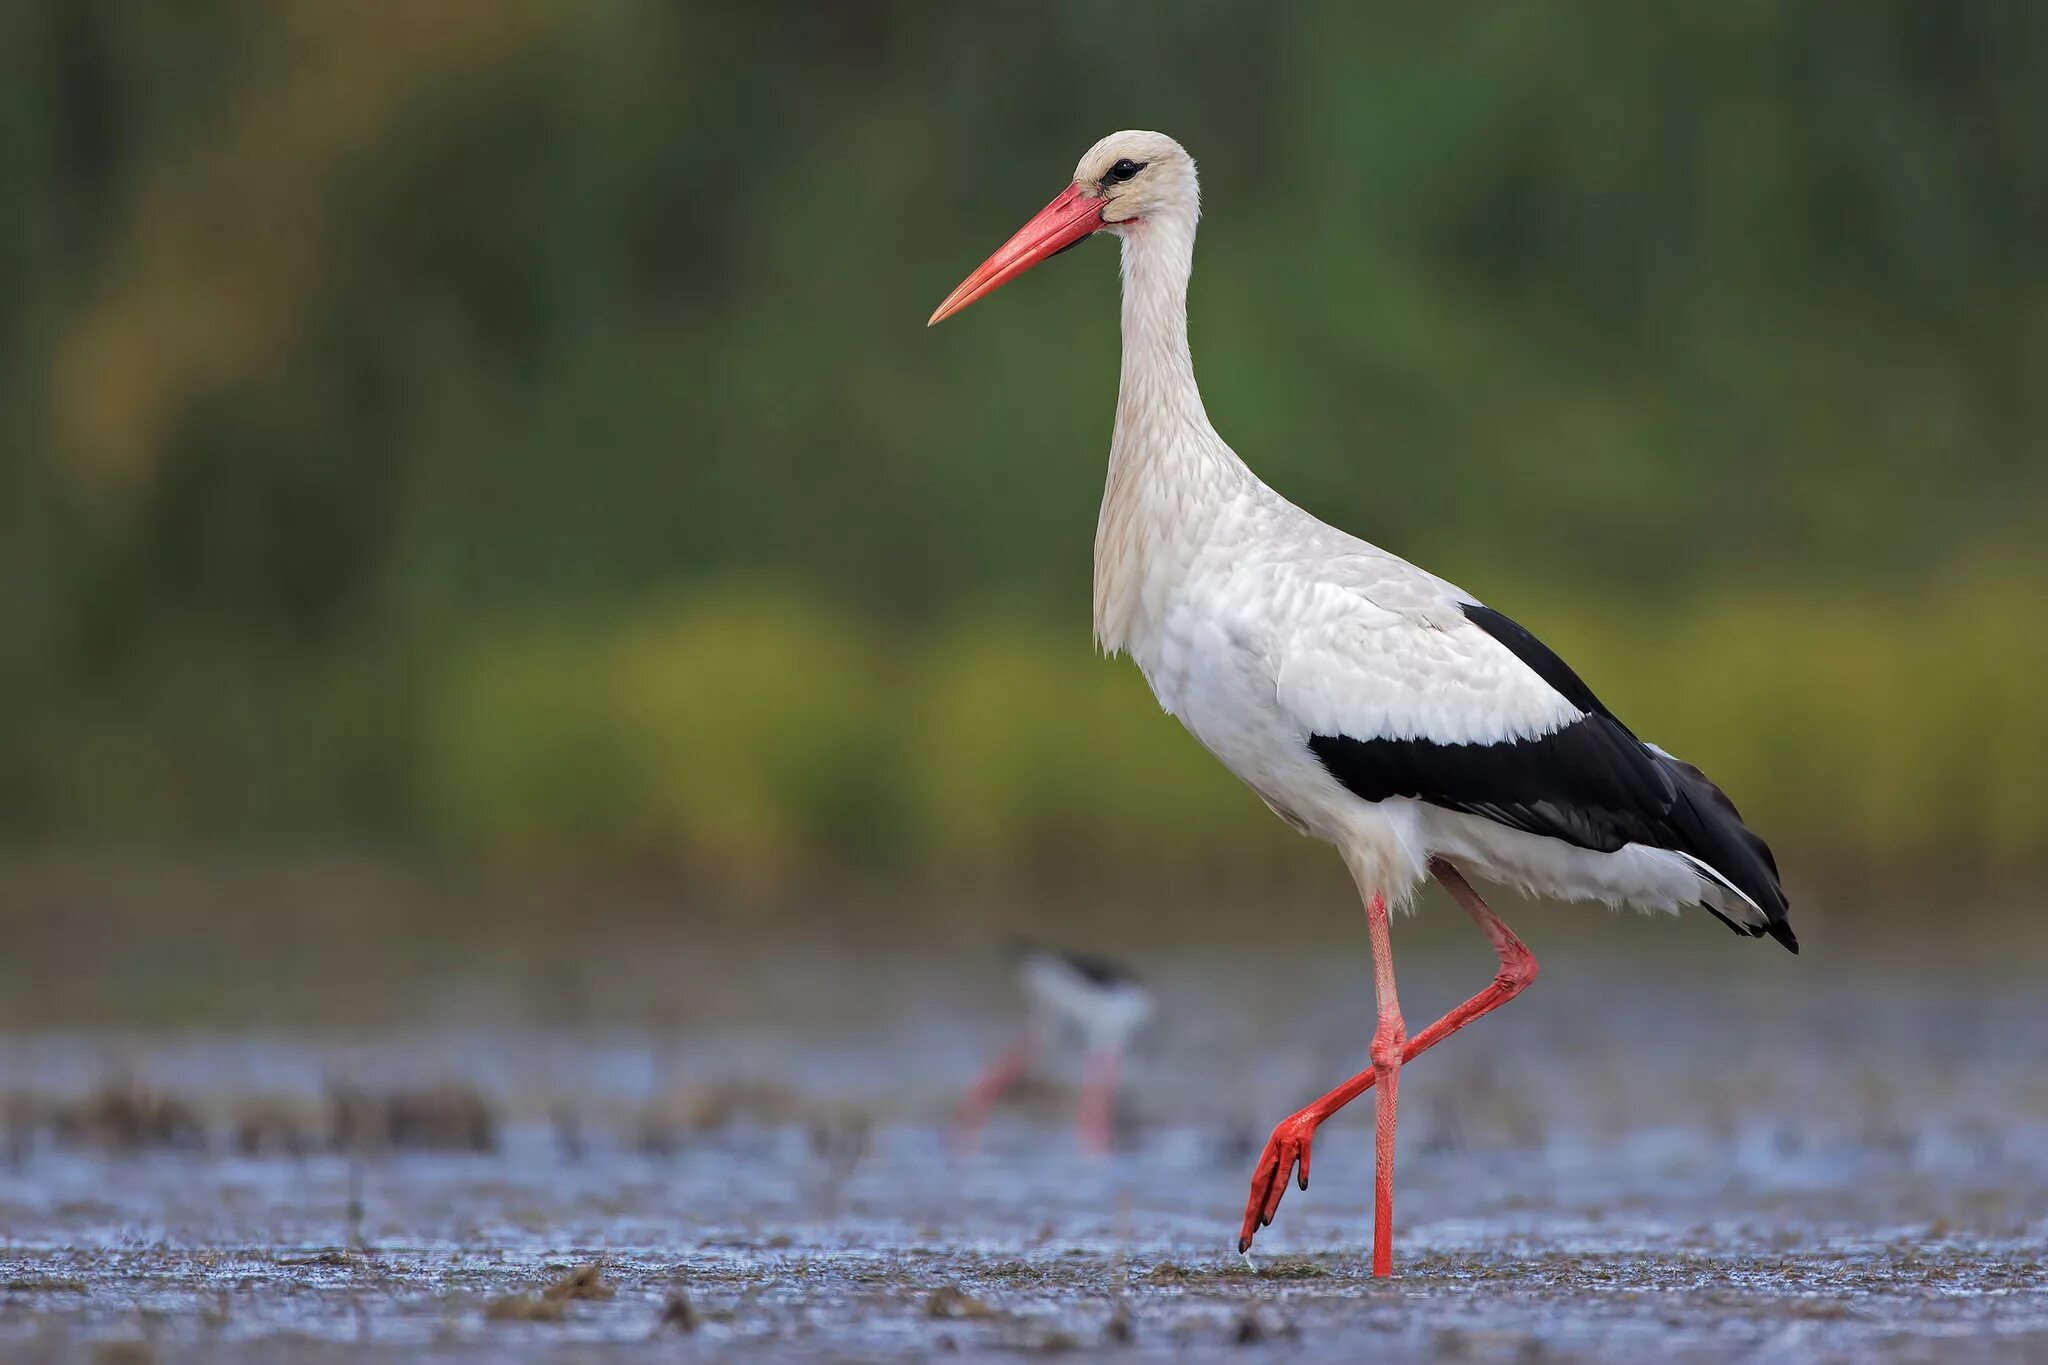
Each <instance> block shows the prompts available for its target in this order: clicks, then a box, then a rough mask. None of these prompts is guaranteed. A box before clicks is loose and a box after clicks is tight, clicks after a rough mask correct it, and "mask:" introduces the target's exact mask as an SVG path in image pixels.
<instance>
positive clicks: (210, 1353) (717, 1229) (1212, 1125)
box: [0, 945, 2048, 1362]
mask: <svg viewBox="0 0 2048 1365" xmlns="http://www.w3.org/2000/svg"><path fill="white" fill-rule="evenodd" d="M1465 946H1469V945H1465ZM1470 958H1471V954H1470V953H1468V952H1461V953H1453V954H1451V955H1450V956H1447V957H1445V958H1444V959H1442V960H1441V961H1439V960H1437V959H1435V958H1432V957H1430V956H1428V955H1426V954H1423V953H1416V954H1413V955H1411V963H1412V966H1411V968H1410V970H1409V971H1408V972H1407V973H1406V974H1405V975H1404V977H1403V983H1402V984H1403V998H1404V1002H1405V1003H1406V1004H1407V1005H1408V1008H1409V1010H1410V1012H1411V1017H1413V1016H1416V1015H1420V1014H1421V1013H1423V1012H1424V1011H1425V1010H1426V1009H1428V1008H1430V1007H1431V1006H1433V1005H1435V1004H1436V1003H1437V1002H1438V1001H1439V1000H1441V1001H1442V1002H1443V1003H1446V1004H1448V1003H1450V1002H1451V1001H1454V1000H1456V999H1457V998H1459V997H1460V996H1462V995H1463V994H1465V993H1467V992H1469V990H1470V989H1471V987H1472V986H1473V985H1474V984H1476V983H1474V982H1472V981H1471V980H1470V977H1471V976H1472V974H1473V970H1474V964H1473V963H1472V961H1471V960H1470ZM1745 961H1750V960H1749V959H1745ZM1795 965H1797V966H1798V971H1799V974H1797V975H1793V974H1792V969H1793V967H1794V966H1795ZM1148 966H1150V967H1151V973H1150V975H1151V979H1152V980H1153V982H1154V985H1155V988H1156V990H1157V993H1158V994H1159V996H1160V1011H1159V1019H1160V1026H1159V1027H1158V1028H1156V1029H1155V1030H1154V1031H1153V1032H1152V1033H1151V1034H1150V1035H1149V1036H1148V1037H1147V1038H1146V1039H1145V1040H1144V1041H1143V1042H1142V1044H1141V1046H1140V1048H1139V1049H1138V1052H1137V1055H1135V1056H1134V1057H1133V1058H1132V1059H1131V1064H1130V1067H1129V1080H1130V1085H1129V1087H1128V1090H1127V1092H1126V1093H1125V1095H1124V1097H1123V1119H1124V1122H1123V1128H1122V1138H1121V1141H1120V1146H1119V1150H1118V1152H1117V1154H1116V1155H1115V1156H1113V1157H1111V1158H1109V1159H1107V1160H1099V1161H1098V1160H1090V1159H1087V1158H1086V1157H1084V1156H1083V1155H1082V1154H1081V1153H1080V1152H1079V1151H1078V1150H1077V1146H1076V1142H1075V1139H1074V1137H1073V1135H1072V1133H1071V1131H1070V1129H1069V1126H1068V1125H1069V1120H1070V1117H1071V1106H1072V1099H1073V1096H1072V1089H1071V1083H1072V1081H1073V1079H1074V1077H1075V1075H1076V1074H1077V1073H1078V1069H1079V1068H1078V1059H1077V1058H1074V1057H1072V1056H1064V1057H1061V1056H1055V1057H1054V1058H1052V1059H1051V1060H1050V1061H1049V1062H1048V1064H1047V1067H1046V1072H1045V1075H1044V1076H1042V1077H1041V1078H1040V1081H1039V1083H1038V1084H1037V1085H1036V1086H1035V1087H1033V1088H1031V1089H1028V1090H1027V1091H1025V1092H1024V1093H1022V1094H1021V1095H1019V1096H1018V1097H1017V1099H1016V1102H1015V1103H1014V1104H1012V1105H1010V1106H1009V1107H1008V1108H1007V1109H1006V1110H1005V1111H1004V1112H1003V1113H1002V1114H1001V1115H1000V1116H999V1117H998V1119H997V1121H996V1122H995V1124H994V1125H992V1127H991V1128H990V1129H989V1131H988V1132H987V1133H986V1134H985V1136H984V1140H983V1142H982V1144H981V1147H980V1149H979V1150H978V1151H976V1152H973V1153H969V1154H961V1153H957V1152H955V1151H953V1150H952V1148H951V1146H950V1145H949V1142H948V1137H947V1131H946V1120H947V1117H948V1114H949V1112H950V1109H951V1106H952V1103H953V1101H954V1099H955V1098H956V1097H957V1095H958V1093H959V1090H960V1087H961V1086H962V1085H963V1084H964V1083H965V1082H966V1080H967V1078H968V1077H970V1076H971V1075H972V1074H973V1072H974V1070H975V1068H976V1067H977V1066H978V1065H979V1064H980V1063H981V1061H982V1060H983V1059H985V1058H986V1056H987V1055H988V1054H989V1052H990V1051H991V1050H993V1049H994V1048H996V1047H998V1046H1000V1044H1001V1043H1002V1042H1003V1040H1004V1039H1005V1038H1006V1037H1007V1036H1009V1032H1010V1030H1011V1029H1012V1028H1013V1026H1014V1022H1015V1021H1014V1017H1013V1009H1012V1006H1011V1003H1010V994H1009V992H1008V991H1007V989H1006V987H1005V983H1004V982H1003V980H1002V978H1001V976H1000V975H999V974H997V973H995V972H992V971H991V972H982V973H981V974H979V975H977V973H976V971H975V970H959V969H957V967H956V966H955V965H954V964H951V963H933V962H919V961H915V960H912V959H891V960H890V961H886V962H868V963H860V964H849V963H848V962H847V961H846V960H844V959H843V958H840V957H835V958H834V959H833V960H832V961H831V962H830V963H829V964H828V967H829V970H828V969H827V968H820V967H818V966H817V965H816V964H813V965H812V968H811V969H808V970H807V969H805V968H804V967H803V966H802V964H795V965H791V964H787V963H785V964H782V965H780V966H778V967H777V968H776V969H775V970H773V971H765V972H753V973H738V972H732V971H727V972H726V973H725V976H726V977H727V978H729V979H728V980H725V981H724V983H723V989H724V992H725V993H724V994H723V995H721V994H719V990H720V987H721V982H720V981H719V980H716V979H713V978H712V977H711V976H710V975H709V974H707V976H706V977H705V979H704V980H703V981H701V982H698V983H693V984H694V985H695V986H697V987H699V988H700V989H697V990H695V991H694V992H684V993H682V994H686V995H688V998H689V999H691V1000H694V1001H695V1002H696V1004H697V1007H698V1008H699V1009H700V1010H701V1011H702V1014H701V1017H693V1016H689V1015H679V1016H678V1017H676V1018H675V1019H674V1020H672V1021H670V1023H669V1024H666V1025H664V1026H663V1027H661V1028H650V1027H645V1026H639V1025H634V1026H622V1025H619V1024H617V1023H612V1022H607V1023H603V1024H599V1025H594V1026H590V1027H583V1028H575V1029H569V1028H561V1027H555V1026H550V1027H545V1028H542V1027H533V1026H526V1025H515V1024H494V1025H492V1026H490V1027H478V1026H473V1025H464V1026H460V1027H452V1026H437V1027H424V1026H421V1025H418V1024H416V1023H415V1024H407V1025H405V1026H393V1027H391V1028H389V1029H386V1030H384V1031H382V1032H363V1031H355V1032H352V1033H351V1034H349V1035H348V1036H346V1037H335V1036H329V1035H323V1034H319V1033H298V1034H258V1033H250V1032H246V1031H241V1032H233V1033H225V1034H223V1033H203V1032H187V1033H181V1034H166V1033H163V1032H160V1031H159V1032H152V1033H148V1034H133V1035H120V1034H111V1033H83V1032H77V1031H72V1032H22V1033H17V1034H15V1035H13V1036H11V1037H9V1038H7V1039H5V1040H4V1045H0V1101H4V1103H0V1109H4V1112H5V1116H6V1122H5V1124H4V1126H0V1136H4V1138H5V1147H4V1152H0V1359H4V1360H9V1361H13V1360H23V1361H39V1360H51V1361H70V1360H81V1361H99V1362H116V1361H121V1362H135V1361H177V1360H198V1361H239V1360H250V1361H255V1360H307V1361H321V1360H344V1359H385V1360H407V1361H410V1360H448V1361H496V1360H510V1359H534V1360H562V1361H575V1360H593V1361H596V1360H606V1361H609V1360H643V1359H644V1360H678V1359H685V1360H687V1359H717V1358H738V1359H760V1360H776V1359H785V1358H793V1357H794V1358H808V1359H819V1360H894V1359H904V1358H934V1359H937V1358H949V1357H953V1356H956V1355H968V1356H974V1355H977V1354H978V1355H983V1356H990V1357H999V1358H1018V1357H1026V1356H1029V1357H1037V1356H1042V1355H1057V1354H1082V1355H1089V1356H1095V1355H1105V1356H1114V1357H1116V1358H1120V1359H1131V1360H1167V1359H1172V1360H1209V1359H1227V1360H1247V1359H1249V1360H1257V1359H1272V1360H1283V1359H1296V1358H1301V1357H1303V1356H1306V1355H1308V1354H1310V1353H1316V1354H1319V1355H1322V1356H1324V1357H1326V1358H1330V1359H1340V1360H1342V1359H1375V1360H1474V1361H1493V1360H1500V1361H1517V1362H1526V1361H1545V1360H1593V1361H1641V1360H1645V1359H1659V1360H1670V1361H1693V1360H1700V1361H1705V1360H1723V1359H1741V1360H1784V1361H1808V1360H1842V1361H1859V1362H1860V1361H1948V1360H1966V1361H1967V1360H1984V1361H2023V1360H2040V1359H2048V1066H2044V1063H2043V1060H2042V1059H2043V1057H2044V1056H2048V1000H2044V999H2043V998H2042V993H2041V992H2039V991H2038V989H2037V987H2036V986H2035V984H2034V983H2033V982H2032V981H2031V980H2028V979H2027V978H2026V975H2025V973H2024V972H2015V973H2013V974H2011V975H2010V976H1998V975H1996V974H1990V975H1986V974H1982V973H1975V972H1972V973H1960V974H1959V973H1949V974H1947V975H1942V974H1940V973H1935V972H1932V971H1929V970H1925V969H1924V967H1922V966H1916V967H1915V968H1914V969H1913V970H1911V971H1907V972H1902V973H1900V974H1898V975H1896V976H1891V977H1887V976H1885V975H1883V974H1881V973H1877V972H1873V971H1871V970H1869V969H1867V968H1865V967H1860V966H1859V967H1858V968H1856V969H1854V970H1851V969H1849V968H1848V967H1836V968H1827V967H1818V968H1816V967H1814V966H1812V965H1810V964H1791V963H1790V962H1789V960H1788V963H1787V964H1786V965H1785V966H1782V967H1781V966H1780V965H1779V964H1778V963H1776V961H1775V959H1766V960H1765V961H1764V962H1763V964H1762V965H1761V967H1759V968H1758V969H1757V970H1756V971H1755V972H1753V973H1752V974H1750V975H1748V976H1741V975H1735V974H1733V973H1730V972H1727V971H1725V970H1724V967H1723V965H1722V964H1721V963H1719V962H1717V961H1707V962H1705V964H1704V965H1702V966H1699V967H1698V968H1697V969H1691V970H1688V969H1686V968H1685V967H1684V966H1683V965H1682V964H1679V965H1670V964H1665V965H1663V966H1660V967H1658V968H1657V969H1654V970H1652V969H1648V968H1646V967H1645V966H1644V965H1643V964H1641V963H1635V962H1629V963H1619V964H1617V963H1614V962H1600V961H1596V960H1592V959H1580V958H1574V957H1571V956H1569V955H1562V954H1561V955H1559V957H1558V958H1557V959H1555V960H1554V961H1553V962H1551V963H1546V976H1545V978H1544V981H1543V982H1542V983H1541V984H1540V985H1539V987H1538V988H1537V989H1536V990H1535V991H1532V992H1531V993H1530V995H1529V996H1528V997H1527V998H1526V1000H1525V1001H1517V1002H1516V1005H1515V1007H1514V1009H1513V1010H1512V1011H1509V1012H1503V1013H1502V1014H1501V1015H1500V1016H1498V1017H1497V1018H1496V1019H1489V1020H1487V1021H1485V1023H1484V1024H1483V1025H1481V1026H1479V1027H1475V1028H1474V1029H1473V1030H1471V1031H1469V1032H1468V1033H1467V1034H1463V1035H1460V1036H1459V1037H1458V1038H1456V1039H1453V1040H1451V1041H1450V1042H1448V1043H1446V1044H1445V1045H1444V1046H1443V1047H1442V1048H1440V1049H1438V1050H1436V1051H1434V1052H1432V1053H1431V1054H1429V1055H1428V1056H1427V1057H1425V1058H1422V1059H1418V1061H1417V1062H1416V1063H1414V1064H1413V1067H1412V1070H1411V1072H1410V1073H1409V1074H1408V1075H1407V1076H1405V1077H1404V1083H1403V1087H1402V1092H1403V1104H1402V1129H1401V1134H1402V1136H1401V1162H1402V1165H1401V1172H1400V1200H1399V1203H1398V1205H1397V1209H1396V1214H1397V1223H1398V1227H1399V1234H1400V1240H1399V1244H1398V1263H1399V1267H1400V1271H1401V1274H1400V1277H1399V1279H1398V1280H1397V1281H1396V1282H1394V1283H1391V1284H1388V1283H1381V1282H1375V1281H1373V1280H1371V1279H1370V1278H1368V1277H1367V1276H1366V1275H1365V1274H1364V1273H1363V1272H1364V1266H1365V1262H1366V1254H1367V1250H1368V1248H1367V1246H1366V1241H1365V1239H1366V1237H1367V1234H1368V1228H1369V1218H1368V1209H1367V1200H1368V1197H1369V1188H1370V1180H1371V1151H1370V1138H1369V1128H1370V1123H1371V1105H1370V1101H1369V1100H1368V1101H1362V1102H1361V1103H1360V1104H1359V1105H1358V1106H1356V1107H1354V1108H1353V1109H1352V1110H1350V1111H1347V1112H1346V1113H1345V1114H1344V1115H1343V1116H1341V1117H1340V1118H1339V1119H1337V1120H1335V1121H1334V1122H1333V1123H1332V1124H1331V1125H1330V1126H1329V1127H1327V1128H1326V1129H1325V1130H1324V1131H1323V1134H1322V1135H1321V1136H1319V1138H1318V1139H1317V1144H1316V1149H1315V1165H1314V1179H1313V1182H1312V1184H1311V1186H1310V1188H1309V1189H1308V1190H1307V1191H1306V1192H1304V1191H1301V1190H1297V1189H1292V1188H1290V1190H1289V1191H1288V1194H1287V1196H1286V1200H1285V1202H1284V1203H1283V1204H1282V1206H1281V1209H1280V1214H1279V1218H1278V1220H1277V1222H1276V1223H1275V1224H1274V1226H1273V1227H1271V1228H1269V1229H1266V1230H1264V1231H1263V1232H1262V1233H1261V1235H1260V1238H1259V1243H1258V1246H1257V1247H1256V1248H1255V1249H1254V1253H1253V1257H1254V1261H1255V1263H1256V1269H1255V1270H1254V1269H1252V1268H1250V1267H1247V1266H1246V1265H1245V1263H1244V1262H1243V1261H1242V1260H1240V1259H1239V1258H1238V1257H1237V1256H1236V1254H1235V1251H1234V1247H1233V1243H1234V1241H1235V1237H1236V1232H1237V1227H1238V1222H1239V1219H1240V1217H1241V1214H1242V1210H1243V1200H1244V1196H1245V1192H1246V1185H1247V1180H1248V1177H1249V1174H1250V1170H1251V1164H1252V1160H1253V1158H1254V1157H1255V1155H1256V1154H1257V1151H1258V1148H1259V1145H1260V1143H1261V1141H1262V1140H1263V1137H1264V1134H1265V1132H1266V1130H1267V1129H1268V1128H1269V1127H1270V1126H1271V1124H1272V1122H1273V1121H1274V1120H1275V1119H1277V1118H1278V1117H1280V1116H1281V1115H1282V1114H1284V1113H1286V1112H1287V1111H1288V1110H1289V1109H1291V1108H1293V1107H1294V1106H1296V1105H1298V1104H1300V1103H1301V1102H1302V1101H1304V1100H1305V1099H1307V1098H1309V1097H1311V1096H1313V1095H1314V1094H1315V1093H1317V1092H1318V1091H1319V1090H1320V1089H1322V1088H1325V1087H1326V1086H1327V1085H1328V1084H1330V1083H1331V1082H1332V1081H1333V1080H1335V1079H1337V1078H1339V1077H1341V1076H1342V1075H1343V1074H1344V1073H1345V1072H1347V1071H1349V1070H1350V1069H1352V1067H1353V1066H1354V1065H1356V1064H1357V1063H1358V1061H1359V1060H1360V1058H1361V1056H1362V1052H1363V1046H1364V1039H1365V1038H1366V1037H1367V1036H1368V1035H1369V1033H1370V1030H1371V1001H1370V998H1369V992H1368V991H1363V990H1361V989H1359V981H1358V979H1357V973H1356V964H1355V963H1353V962H1350V961H1348V960H1336V959H1332V960H1331V961H1330V962H1328V963H1324V964H1319V963H1317V962H1316V961H1315V960H1313V958H1304V957H1301V956H1294V957H1290V958H1289V959H1287V960H1286V961H1284V962H1279V963H1271V964H1254V967H1255V969H1250V970H1248V969H1247V965H1246V963H1245V961H1244V959H1243V958H1242V956H1241V955H1237V954H1231V955H1226V956H1223V957H1220V958H1202V957H1198V956H1188V957H1187V958H1185V959H1184V960H1169V961H1165V962H1156V963H1151V964H1148ZM1484 967H1485V964H1484V963H1483V962H1482V963H1480V964H1479V967H1478V970H1480V971H1481V973H1482V974H1483V971H1484ZM1774 973H1775V974H1774ZM877 1002H881V1003H880V1004H877Z"/></svg>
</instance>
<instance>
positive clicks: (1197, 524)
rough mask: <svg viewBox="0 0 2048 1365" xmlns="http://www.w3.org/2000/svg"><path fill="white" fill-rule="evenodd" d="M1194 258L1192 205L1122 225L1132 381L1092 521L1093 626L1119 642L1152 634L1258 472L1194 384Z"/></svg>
mask: <svg viewBox="0 0 2048 1365" xmlns="http://www.w3.org/2000/svg"><path fill="white" fill-rule="evenodd" d="M1194 260H1195V220H1194V214H1193V213H1192V212H1189V213H1187V214H1186V215H1184V216H1183V215H1178V214H1161V215H1157V216H1155V217H1153V218H1151V219H1149V220H1148V221H1146V222H1144V223H1139V224H1134V225H1133V226H1131V227H1130V228H1128V229H1126V230H1125V232H1124V234H1123V277H1124V281H1123V282H1124V295H1123V333H1124V358H1123V382H1122V385H1121V387H1120V388H1119V389H1118V391H1117V399H1116V432H1115V434H1114V435H1113V436H1112V437H1111V439H1110V446H1109V477H1108V479H1107V481H1106V482H1105V484H1104V486H1103V492H1102V511H1101V514H1100V516H1099V517H1098V518H1097V519H1096V523H1095V638H1096V641H1097V642H1098V643H1099V644H1100V645H1101V646H1102V648H1103V649H1105V650H1107V651H1109V652H1110V653H1115V652H1116V651H1118V650H1135V649H1137V648H1138V647H1139V646H1140V645H1141V644H1142V643H1143V642H1144V640H1145V639H1146V638H1147V637H1148V636H1149V634H1150V628H1151V626H1152V625H1153V624H1154V623H1155V622H1156V620H1157V618H1158V613H1159V609H1160V606H1161V603H1162V600H1163V598H1164V597H1165V595H1166V593H1167V592H1168V591H1170V589H1171V588H1172V587H1173V586H1174V584H1175V583H1176V582H1178V581H1179V579H1180V577H1181V576H1182V575H1183V574H1184V573H1185V571H1186V570H1187V568H1188V566H1189V564H1191V563H1192V561H1193V559H1194V556H1195V554H1196V553H1197V552H1198V551H1199V550H1200V549H1201V546H1202V544H1203V543H1204V541H1205V539H1206V538H1207V536H1208V534H1209V531H1210V529H1211V528H1212V526H1213V525H1214V523H1215V520H1216V515H1217V513H1218V512H1219V511H1220V510H1221V508H1222V507H1223V505H1224V504H1225V503H1226V501H1227V500H1228V499H1230V498H1231V497H1233V496H1234V495H1235V494H1237V493H1238V492H1239V491H1241V490H1242V489H1243V487H1244V486H1245V485H1246V484H1247V483H1249V482H1252V481H1253V480H1252V476H1251V473H1250V471H1249V470H1247V469H1246V468H1245V467H1244V464H1243V463H1242V462H1241V461H1240V460H1239V459H1238V458H1237V456H1236V455H1235V454H1233V453H1232V452H1231V449H1230V447H1229V446H1227V445H1225V444H1224V443H1223V439H1222V437H1220V436H1218V435H1217V434H1216V429H1215V428H1214V427H1212V426H1210V425H1209V414H1208V413H1207V412H1206V411H1205V410H1204V409H1203V407H1202V391H1201V389H1200V388H1198V387H1197V386H1196V384H1195V362H1194V358H1193V356H1192V355H1190V353H1189V351H1188V276H1189V274H1190V273H1191V272H1192V270H1193V269H1194ZM1139 662H1140V663H1141V664H1142V663H1144V662H1145V660H1144V659H1143V658H1140V660H1139Z"/></svg>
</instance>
